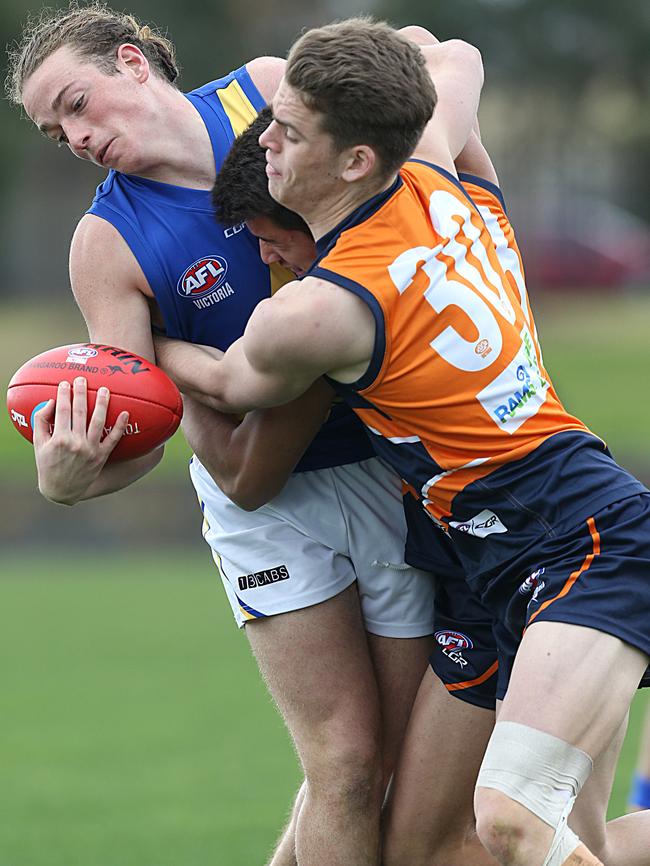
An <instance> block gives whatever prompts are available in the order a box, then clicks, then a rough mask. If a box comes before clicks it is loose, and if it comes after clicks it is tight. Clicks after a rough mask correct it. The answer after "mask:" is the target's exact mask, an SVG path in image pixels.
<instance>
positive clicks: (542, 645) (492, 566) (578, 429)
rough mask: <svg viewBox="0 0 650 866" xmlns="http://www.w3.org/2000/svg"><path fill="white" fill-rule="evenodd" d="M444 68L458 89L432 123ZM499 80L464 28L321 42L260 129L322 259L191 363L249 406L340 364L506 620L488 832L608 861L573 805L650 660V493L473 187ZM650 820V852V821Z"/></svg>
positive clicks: (203, 389) (357, 30) (499, 619)
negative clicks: (470, 154) (480, 129)
mask: <svg viewBox="0 0 650 866" xmlns="http://www.w3.org/2000/svg"><path fill="white" fill-rule="evenodd" d="M423 55H424V56H425V57H426V65H425V63H424V62H423V60H422V57H423ZM454 61H455V62H454ZM427 69H428V71H429V73H430V75H431V78H433V80H435V82H436V87H437V88H438V89H439V90H440V91H441V92H443V91H445V90H446V89H447V88H449V87H450V86H451V85H453V87H454V88H455V91H456V93H457V94H459V98H458V102H457V105H456V106H455V107H454V108H455V110H453V111H449V110H445V109H446V107H447V104H446V103H445V102H443V101H441V103H440V105H439V108H438V112H437V116H436V122H434V123H429V120H430V118H431V115H432V112H433V109H434V106H435V104H436V95H435V91H434V88H433V87H432V85H431V79H430V78H429V76H428V75H427ZM481 85H482V65H481V61H480V56H479V55H478V52H476V50H475V49H473V48H471V47H470V46H467V45H465V44H463V43H458V42H451V43H445V44H443V45H441V46H436V47H432V48H431V49H423V52H422V53H420V52H419V51H418V50H417V49H414V48H413V47H412V46H410V45H409V44H408V43H407V42H406V41H404V40H402V39H400V37H398V36H396V35H395V34H394V33H392V35H391V32H390V31H389V28H387V27H386V26H384V25H380V24H373V23H371V22H368V21H365V20H353V21H350V22H342V23H340V24H337V25H330V26H329V27H326V28H320V29H319V30H315V31H310V32H308V33H307V34H305V35H304V36H303V37H301V39H300V40H298V42H297V43H296V44H295V45H294V47H293V48H292V51H291V53H290V55H289V60H288V65H287V69H286V72H285V77H284V79H283V82H282V84H281V85H280V88H279V90H278V92H277V94H276V96H275V97H274V100H273V113H274V122H273V123H272V124H271V126H270V127H269V129H268V130H267V131H266V133H264V135H263V136H262V137H261V139H260V142H261V144H262V145H263V146H264V147H266V148H267V161H268V167H267V176H268V178H269V190H270V192H271V194H272V195H273V197H274V198H276V200H278V201H280V202H281V203H282V204H284V205H285V206H287V207H290V208H292V209H294V210H296V211H297V212H298V213H300V214H301V216H303V217H304V218H305V220H306V222H307V223H308V225H309V227H310V230H311V231H312V233H313V235H314V237H316V238H318V239H319V240H318V253H319V258H318V259H317V262H316V264H315V265H314V266H313V267H312V268H311V269H310V271H309V273H308V275H307V277H306V278H305V279H304V280H303V282H302V283H301V285H300V286H298V285H295V284H289V285H288V286H287V287H285V288H284V289H283V290H282V291H281V292H279V293H278V294H277V295H275V296H274V298H272V299H271V300H269V301H264V302H262V303H261V304H260V305H259V306H258V307H257V309H256V311H255V312H254V314H253V316H252V317H251V319H250V321H249V324H248V326H247V329H246V332H245V334H244V336H243V338H242V339H241V340H240V341H238V342H237V343H235V344H233V346H232V347H231V349H229V350H228V352H227V353H226V354H225V355H224V356H223V360H222V361H220V362H217V363H215V362H214V360H213V359H212V357H211V356H210V355H209V354H204V355H203V357H201V351H200V350H199V349H196V348H191V347H187V348H186V351H185V352H184V353H183V352H177V353H176V356H175V360H174V363H173V367H174V372H175V375H176V377H177V379H178V380H179V381H180V383H181V384H182V385H183V387H184V388H186V389H188V388H189V389H191V390H193V391H194V392H195V393H197V394H200V395H201V396H202V397H203V399H204V400H205V401H206V402H208V403H210V404H211V405H214V406H215V407H218V408H230V409H237V410H246V409H249V408H252V407H256V406H264V405H274V404H276V403H281V402H283V401H285V400H289V399H291V398H292V397H293V396H295V395H296V394H300V393H301V392H302V391H304V390H305V389H306V388H307V387H308V385H309V384H310V383H311V382H313V381H314V380H315V379H316V378H318V377H319V376H320V375H322V374H327V375H328V377H329V378H330V380H331V381H333V382H334V383H336V385H337V387H338V388H339V390H340V392H341V393H342V394H343V395H344V396H345V397H346V399H347V400H348V401H349V402H350V404H351V405H352V406H353V407H354V408H355V411H357V412H358V414H359V416H360V417H361V418H362V419H363V420H364V422H365V423H366V425H367V426H368V428H369V429H370V430H371V432H372V433H373V434H374V435H375V436H376V446H377V448H378V450H379V451H380V453H382V454H383V455H384V456H385V457H386V458H387V459H388V460H389V461H390V462H391V463H392V464H393V466H394V467H395V468H396V469H397V470H398V471H399V472H400V473H401V474H402V476H403V477H404V478H405V479H406V480H407V481H408V483H409V484H410V485H411V486H412V487H413V488H414V489H415V490H416V492H417V493H418V495H419V496H420V498H421V500H422V505H423V507H424V509H425V510H426V513H427V515H428V516H429V518H430V520H431V524H430V526H431V538H430V544H431V548H432V549H434V548H436V547H438V546H439V539H440V538H441V537H444V538H445V539H446V540H449V539H451V541H452V542H453V552H452V553H453V557H455V558H456V561H457V562H458V563H459V564H460V565H461V566H462V569H463V571H464V573H465V576H466V578H467V580H468V583H469V584H470V586H471V587H472V588H473V589H475V590H476V591H478V592H479V593H480V595H481V598H482V600H483V601H484V602H485V603H486V604H487V606H488V607H489V608H490V610H491V611H492V612H493V614H494V617H495V626H494V627H495V634H496V636H497V641H498V645H499V651H500V672H499V678H500V685H499V688H500V693H501V696H502V697H503V698H504V700H503V705H502V709H501V713H500V717H499V721H498V722H497V724H496V726H495V730H494V733H493V735H492V738H491V740H490V744H489V746H488V749H487V752H486V756H485V759H484V761H483V764H482V767H481V771H480V774H479V779H478V785H477V789H476V799H475V806H476V812H477V825H478V832H479V836H480V838H481V840H482V841H483V843H484V845H485V846H486V848H487V849H488V850H489V851H490V852H491V853H492V854H493V855H494V856H495V857H496V859H497V860H498V861H499V862H500V863H501V864H503V866H523V864H533V866H539V864H542V866H560V864H566V866H578V864H591V866H595V864H598V863H600V860H598V858H597V856H596V854H595V853H594V852H593V851H590V850H589V849H588V848H587V846H586V845H585V844H584V843H582V842H581V841H580V839H579V838H578V837H577V836H576V834H575V833H574V832H573V831H572V830H570V829H569V827H568V824H567V818H568V815H569V814H570V812H571V809H572V806H573V803H574V801H575V798H576V796H577V794H578V793H579V792H580V790H581V789H582V787H583V786H584V784H585V782H586V781H587V779H588V778H589V776H590V774H591V771H592V767H593V761H594V760H596V761H598V760H599V759H600V758H601V756H602V755H604V754H605V753H606V751H607V749H608V747H609V746H610V744H611V743H612V741H613V740H614V739H615V738H616V737H617V736H618V734H619V732H620V730H621V728H622V726H623V725H624V724H625V719H626V714H627V709H628V707H629V703H630V701H631V699H632V696H633V694H634V691H635V689H636V688H637V686H638V685H639V683H640V682H641V680H642V678H643V676H644V673H645V671H646V668H647V665H648V659H649V657H650V618H649V617H648V615H647V612H648V609H649V608H650V586H649V582H648V572H649V570H650V493H649V491H647V490H646V488H644V487H643V485H641V484H640V483H639V482H638V481H637V480H636V479H634V478H633V477H632V476H630V475H629V474H628V473H626V472H625V471H624V470H622V469H621V468H620V467H618V466H617V465H616V464H615V463H614V461H613V460H612V459H611V456H610V455H609V453H608V452H607V449H606V447H605V446H604V444H603V443H602V442H601V441H600V440H598V438H597V437H595V436H594V435H593V434H592V433H591V432H590V431H589V430H587V428H586V427H584V425H582V424H581V422H580V421H578V419H576V418H573V417H572V416H570V415H569V414H568V413H566V411H565V410H564V408H563V407H562V405H561V403H560V401H559V399H558V398H557V395H556V394H555V392H554V390H553V389H552V386H551V384H550V381H549V379H548V375H547V373H546V371H545V369H544V366H543V362H542V358H541V352H540V350H539V346H538V344H537V340H536V334H535V329H534V326H533V323H532V320H531V317H530V312H529V309H528V303H527V298H526V297H525V286H523V285H522V284H520V283H519V282H518V281H517V279H516V275H514V274H513V273H512V272H511V271H509V270H508V269H504V267H503V265H502V264H501V262H500V261H499V257H498V256H497V253H496V250H495V246H494V243H493V241H492V239H491V237H490V234H489V232H488V229H487V226H486V223H485V221H484V219H483V217H482V215H481V213H480V211H479V210H478V208H476V206H475V205H474V203H473V202H472V201H471V199H470V198H469V197H467V196H466V194H465V192H464V190H463V189H462V187H461V185H460V184H459V182H458V178H457V176H456V172H455V167H454V159H455V157H456V156H457V155H458V154H459V153H460V152H461V151H462V149H463V147H464V146H465V144H466V142H467V139H468V136H469V134H470V131H471V128H472V124H473V120H474V117H475V114H476V109H477V106H478V100H479V95H480V89H481ZM461 94H462V96H460V95H461ZM411 155H412V157H413V158H412V159H411V161H409V162H407V163H406V164H405V165H402V163H403V162H404V160H405V159H408V157H409V156H411ZM400 166H402V168H401V170H400ZM181 348H185V347H181ZM436 527H438V528H437V529H436ZM439 530H442V531H443V532H444V536H440V535H436V533H437V532H439ZM453 557H452V558H453ZM515 656H516V658H515ZM635 817H636V816H635ZM639 817H641V818H643V817H644V816H643V814H642V813H639ZM635 829H636V830H637V831H643V830H645V832H646V837H645V843H644V844H643V843H641V844H639V846H638V847H637V851H638V852H641V853H638V855H637V860H636V863H638V864H640V863H642V862H646V860H647V854H646V853H645V852H647V851H648V850H649V846H648V836H647V833H648V831H649V829H650V828H648V826H647V822H645V823H641V822H637V824H636V825H635ZM607 860H608V862H610V863H611V862H612V858H611V857H609V856H607ZM630 862H632V861H630Z"/></svg>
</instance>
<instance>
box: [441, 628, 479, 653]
mask: <svg viewBox="0 0 650 866" xmlns="http://www.w3.org/2000/svg"><path fill="white" fill-rule="evenodd" d="M434 637H435V639H436V640H437V641H438V643H439V644H440V646H442V647H454V648H455V649H472V647H473V646H474V643H473V642H472V639H471V638H469V637H467V635H466V634H463V633H462V632H460V631H452V630H451V629H448V628H445V629H441V630H440V631H437V632H436V633H435V635H434Z"/></svg>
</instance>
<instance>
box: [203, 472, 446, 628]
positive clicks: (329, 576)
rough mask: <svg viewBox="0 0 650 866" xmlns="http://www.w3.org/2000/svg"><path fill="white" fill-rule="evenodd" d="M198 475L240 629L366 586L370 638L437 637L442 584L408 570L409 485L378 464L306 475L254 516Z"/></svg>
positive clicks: (207, 526) (207, 529) (208, 533)
mask: <svg viewBox="0 0 650 866" xmlns="http://www.w3.org/2000/svg"><path fill="white" fill-rule="evenodd" d="M190 475H191V477H192V482H193V484H194V487H195V489H196V492H197V495H198V497H199V501H200V503H201V509H202V511H203V516H204V523H203V537H204V538H205V540H206V541H207V542H208V544H209V545H210V548H211V549H212V555H213V557H214V560H215V562H216V563H217V566H218V568H219V572H220V574H221V579H222V580H223V585H224V587H225V590H226V594H227V595H228V598H229V600H230V604H231V606H232V610H233V613H234V615H235V619H236V621H237V623H238V624H239V626H240V627H241V626H243V625H245V623H246V622H248V621H250V620H254V619H258V618H260V617H265V616H273V615H275V614H280V613H287V612H288V611H292V610H299V609H301V608H304V607H309V606H310V605H313V604H318V603H319V602H321V601H326V600H327V599H329V598H333V597H334V596H335V595H338V594H339V593H340V592H342V591H343V590H344V589H346V587H348V586H350V585H351V584H352V583H354V581H355V580H356V581H357V582H358V588H359V595H360V598H361V609H362V612H363V616H364V620H365V627H366V629H367V631H369V632H372V634H377V635H382V636H384V637H399V638H406V637H423V636H425V635H429V634H431V633H432V632H433V601H434V579H433V577H432V576H431V574H429V573H428V572H425V571H419V570H418V569H416V568H412V567H411V566H408V565H406V564H405V563H404V541H405V537H406V524H405V520H404V513H403V509H402V494H401V482H400V480H399V478H397V476H396V475H395V473H394V472H392V471H391V470H390V469H388V468H387V467H386V466H385V465H384V464H383V463H382V462H381V461H380V460H379V459H378V458H377V457H373V458H370V459H369V460H364V461H362V462H361V463H351V464H348V465H347V466H336V467H334V468H332V469H318V470H316V471H313V472H299V473H296V474H295V475H292V476H291V478H290V479H289V481H288V482H287V484H286V485H285V487H284V489H283V491H282V492H281V493H280V494H279V495H278V496H276V497H275V499H272V500H271V501H270V502H268V503H267V504H266V505H263V506H262V507H261V508H259V509H258V510H257V511H252V512H248V511H244V510H243V509H241V508H239V507H238V506H236V505H235V504H234V503H232V502H231V501H230V500H229V499H228V498H227V497H226V496H225V495H224V494H223V493H222V492H221V490H219V488H218V487H217V485H216V484H215V483H214V481H213V480H212V478H211V477H210V475H209V474H208V472H207V470H206V469H205V468H204V467H203V466H202V464H201V463H200V462H199V460H197V458H196V457H193V458H192V461H191V463H190Z"/></svg>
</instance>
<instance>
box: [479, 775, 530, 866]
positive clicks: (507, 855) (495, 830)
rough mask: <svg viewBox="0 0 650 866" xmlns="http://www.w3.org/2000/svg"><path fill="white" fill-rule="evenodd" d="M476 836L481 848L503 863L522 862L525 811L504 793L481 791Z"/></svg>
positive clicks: (482, 789)
mask: <svg viewBox="0 0 650 866" xmlns="http://www.w3.org/2000/svg"><path fill="white" fill-rule="evenodd" d="M474 802H475V809H476V832H477V834H478V838H479V839H480V841H481V844H482V845H483V847H484V848H486V849H487V851H489V853H490V854H491V855H492V856H493V857H494V858H495V859H497V860H498V861H499V863H503V864H506V866H507V864H509V863H517V862H519V852H520V850H521V848H522V845H523V844H524V840H525V838H526V833H527V826H526V824H527V822H526V816H525V812H524V810H523V809H522V808H521V807H519V808H517V806H518V804H517V803H515V802H514V801H513V800H511V799H510V797H508V796H507V795H506V794H503V793H502V792H501V791H495V790H492V789H491V788H478V789H477V791H476V798H475V801H474Z"/></svg>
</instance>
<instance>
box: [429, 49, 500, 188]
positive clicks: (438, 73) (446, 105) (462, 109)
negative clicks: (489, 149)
mask: <svg viewBox="0 0 650 866" xmlns="http://www.w3.org/2000/svg"><path fill="white" fill-rule="evenodd" d="M420 48H421V50H422V53H423V54H424V56H425V58H426V61H427V68H428V70H429V74H430V75H431V78H432V79H433V83H434V84H435V87H436V93H437V96H438V101H437V104H436V108H435V111H434V113H433V117H432V119H431V121H430V122H429V124H428V125H427V127H426V129H425V130H424V133H423V135H422V138H421V139H420V141H419V143H418V146H417V147H416V149H415V152H414V153H413V156H414V158H416V159H424V160H427V161H428V162H433V163H435V164H436V165H439V166H441V167H442V168H445V169H447V170H448V171H451V172H452V173H454V172H455V169H454V160H455V159H456V157H457V156H458V154H459V153H461V151H462V150H463V148H464V147H465V145H466V143H467V140H468V138H469V136H470V134H471V132H472V129H473V127H474V125H475V123H476V115H477V111H478V105H479V99H480V95H481V88H482V87H483V62H482V60H481V54H480V52H479V51H478V49H477V48H475V47H474V46H473V45H470V44H469V43H467V42H462V41H461V40H459V39H451V40H449V41H448V42H441V43H439V44H438V45H426V44H421V45H420Z"/></svg>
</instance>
